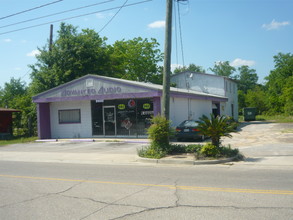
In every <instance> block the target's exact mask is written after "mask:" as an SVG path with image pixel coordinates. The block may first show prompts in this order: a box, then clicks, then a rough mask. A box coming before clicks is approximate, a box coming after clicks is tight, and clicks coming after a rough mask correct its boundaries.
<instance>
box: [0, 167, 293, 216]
mask: <svg viewBox="0 0 293 220" xmlns="http://www.w3.org/2000/svg"><path fill="white" fill-rule="evenodd" d="M0 165H1V167H0V173H2V175H1V176H0V189H1V190H0V198H1V200H0V218H1V219H62V220H63V219H64V220H66V219H74V220H75V219H76V220H82V219H86V220H91V219H113V220H114V219H121V220H122V219H219V216H221V218H223V219H277V218H278V219H290V218H291V216H292V215H293V205H292V204H293V189H292V183H293V182H292V179H293V178H292V177H293V175H292V172H291V171H288V172H287V171H284V170H282V171H274V173H270V174H267V173H266V172H267V170H265V174H263V170H259V171H256V170H253V171H252V172H251V171H249V170H246V169H240V170H239V169H235V168H233V167H227V166H216V168H213V169H211V168H210V167H208V166H201V167H200V168H196V167H177V168H174V167H172V168H168V167H138V168H133V167H131V166H121V167H117V166H112V167H109V166H106V165H104V166H101V165H95V166H94V165H82V166H81V165H76V164H75V165H70V164H59V165H58V166H57V167H56V166H55V165H54V164H47V163H39V164H38V163H21V164H13V163H12V162H6V163H4V162H1V164H0ZM36 165H37V167H36ZM4 167H7V168H8V167H10V169H12V170H14V172H16V173H15V175H14V176H12V175H8V174H6V175H5V174H3V172H5V170H6V172H7V168H6V169H4ZM38 168H39V169H40V172H39V171H38ZM25 170H27V171H28V170H31V171H32V170H33V172H32V173H31V176H27V174H26V175H25ZM45 170H47V171H45ZM77 171H79V172H77ZM81 171H83V172H81ZM17 172H19V173H17ZM239 172H240V173H241V175H239ZM20 173H24V174H23V175H20ZM76 173H79V175H78V176H76ZM17 174H18V175H17ZM237 175H238V176H237ZM219 177H222V178H221V179H220V178H219ZM251 177H252V179H253V178H256V177H259V178H260V177H261V179H262V181H261V180H254V181H252V179H249V178H251ZM287 178H289V179H287ZM245 179H248V181H247V182H245V181H244V180H245ZM264 182H266V183H268V185H266V186H264V184H263V183H264ZM236 187H237V188H236ZM276 187H277V188H276Z"/></svg>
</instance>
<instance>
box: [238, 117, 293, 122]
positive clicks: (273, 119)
mask: <svg viewBox="0 0 293 220" xmlns="http://www.w3.org/2000/svg"><path fill="white" fill-rule="evenodd" d="M239 121H240V122H243V121H244V119H243V115H240V116H239ZM256 121H268V122H275V123H293V116H285V115H273V116H270V115H257V116H256Z"/></svg>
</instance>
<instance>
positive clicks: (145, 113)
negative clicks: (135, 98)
mask: <svg viewBox="0 0 293 220" xmlns="http://www.w3.org/2000/svg"><path fill="white" fill-rule="evenodd" d="M153 114H154V111H142V112H141V115H153Z"/></svg>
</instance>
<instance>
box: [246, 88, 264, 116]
mask: <svg viewBox="0 0 293 220" xmlns="http://www.w3.org/2000/svg"><path fill="white" fill-rule="evenodd" d="M245 104H246V105H245V106H247V107H255V108H256V109H257V111H258V114H262V113H265V112H266V111H267V110H268V108H267V95H266V93H265V91H264V90H263V88H262V87H261V86H256V87H254V89H249V90H248V91H247V94H246V95H245Z"/></svg>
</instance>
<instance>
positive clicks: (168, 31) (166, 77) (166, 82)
mask: <svg viewBox="0 0 293 220" xmlns="http://www.w3.org/2000/svg"><path fill="white" fill-rule="evenodd" d="M172 4H173V0H166V24H165V26H166V28H165V49H164V69H163V95H162V99H163V103H162V115H163V116H164V117H165V118H166V119H167V120H169V117H170V74H171V47H172Z"/></svg>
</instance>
